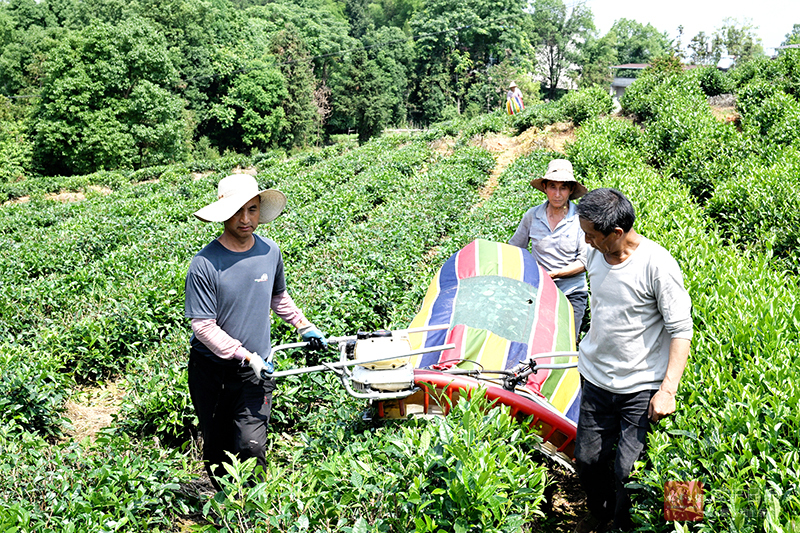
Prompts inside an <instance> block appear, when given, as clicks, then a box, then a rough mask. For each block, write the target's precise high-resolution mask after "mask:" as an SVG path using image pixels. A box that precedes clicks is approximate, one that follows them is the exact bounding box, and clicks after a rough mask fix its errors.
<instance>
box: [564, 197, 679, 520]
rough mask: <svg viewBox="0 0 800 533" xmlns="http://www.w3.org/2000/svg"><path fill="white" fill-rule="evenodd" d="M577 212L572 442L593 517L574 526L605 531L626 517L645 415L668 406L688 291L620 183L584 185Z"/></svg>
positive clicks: (654, 417) (653, 416) (655, 416)
mask: <svg viewBox="0 0 800 533" xmlns="http://www.w3.org/2000/svg"><path fill="white" fill-rule="evenodd" d="M578 216H579V217H580V224H581V228H582V229H583V231H584V233H585V235H586V242H587V243H588V244H589V245H590V246H591V249H590V250H589V252H588V254H587V256H586V263H585V266H586V271H587V273H588V276H589V286H590V288H591V301H590V309H591V317H592V318H591V325H590V328H589V332H588V333H587V334H586V336H585V337H584V339H583V340H582V342H581V344H580V347H579V359H578V370H579V372H580V374H581V378H582V379H581V381H582V397H581V408H580V416H579V420H578V434H577V440H576V447H575V459H576V465H577V469H578V474H579V476H580V479H581V484H582V485H583V488H584V490H585V491H586V495H587V504H588V507H589V510H590V512H591V517H588V518H589V519H587V520H584V522H583V523H582V525H583V526H585V527H583V528H582V527H581V526H579V529H578V530H579V531H592V530H596V531H603V530H604V529H603V527H604V525H606V524H608V523H609V522H611V521H612V520H613V527H614V528H616V529H623V530H624V529H630V528H631V527H632V525H633V524H632V522H631V518H630V506H631V502H630V495H629V494H628V490H627V489H626V488H625V484H626V483H627V482H628V477H629V476H630V473H631V470H632V469H633V464H634V462H635V461H636V460H638V459H639V457H640V455H641V454H642V452H643V451H644V449H645V445H646V442H647V433H648V431H649V429H650V423H651V421H652V422H657V421H658V420H659V419H661V418H663V417H665V416H667V415H669V414H671V413H673V412H674V411H675V395H676V393H677V390H678V383H679V382H680V379H681V376H682V375H683V371H684V368H685V367H686V361H687V359H688V356H689V347H690V342H691V338H692V317H691V299H690V298H689V294H688V293H687V292H686V289H685V288H684V284H683V276H682V274H681V270H680V267H679V266H678V264H677V262H676V261H675V259H673V258H672V256H671V255H670V254H669V252H668V251H667V250H665V249H664V248H663V247H662V246H660V245H659V244H657V243H655V242H653V241H651V240H650V239H647V238H646V237H643V236H642V235H639V234H638V233H636V231H635V230H634V229H633V223H634V220H635V213H634V209H633V206H632V205H631V203H630V201H628V199H627V198H625V196H624V195H623V194H622V193H621V192H619V191H616V190H614V189H595V190H593V191H590V192H589V193H587V194H586V195H585V196H584V197H583V199H582V200H581V202H580V204H578ZM615 445H616V449H615V448H614V446H615ZM612 462H613V466H612ZM593 528H595V529H593Z"/></svg>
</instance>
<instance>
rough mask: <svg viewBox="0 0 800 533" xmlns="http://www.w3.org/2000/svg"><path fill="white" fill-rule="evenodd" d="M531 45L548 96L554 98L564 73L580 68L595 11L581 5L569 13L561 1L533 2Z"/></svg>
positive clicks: (542, 0) (592, 28)
mask: <svg viewBox="0 0 800 533" xmlns="http://www.w3.org/2000/svg"><path fill="white" fill-rule="evenodd" d="M532 6H533V14H532V30H533V34H532V37H531V42H532V43H533V44H534V46H535V47H536V50H537V56H538V57H539V65H540V72H541V73H542V74H543V76H544V80H545V93H546V95H547V96H548V97H550V98H554V97H555V96H556V94H557V88H558V84H559V82H560V81H561V79H562V76H563V75H564V73H565V72H566V71H567V70H568V69H570V68H574V67H576V66H577V63H578V62H579V61H580V59H581V50H582V48H583V46H584V44H585V43H586V40H587V39H588V38H589V35H590V32H591V31H592V30H594V21H593V16H592V12H591V11H590V10H589V8H587V7H586V5H585V4H583V3H579V4H575V5H574V6H573V7H572V10H571V11H568V9H567V6H566V5H565V4H564V2H563V1H562V0H534V1H533V4H532Z"/></svg>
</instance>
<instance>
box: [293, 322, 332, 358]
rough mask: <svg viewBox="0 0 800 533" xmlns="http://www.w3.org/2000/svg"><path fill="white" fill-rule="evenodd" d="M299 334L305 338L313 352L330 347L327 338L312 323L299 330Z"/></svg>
mask: <svg viewBox="0 0 800 533" xmlns="http://www.w3.org/2000/svg"><path fill="white" fill-rule="evenodd" d="M297 332H298V333H299V334H300V336H301V337H303V341H305V342H307V343H308V348H309V349H310V350H311V351H313V352H317V351H320V350H323V349H325V348H327V347H328V341H327V340H326V339H325V336H324V335H323V334H322V332H321V331H320V330H318V329H317V326H315V325H314V324H312V323H310V322H309V323H308V324H307V325H305V326H303V327H300V328H297Z"/></svg>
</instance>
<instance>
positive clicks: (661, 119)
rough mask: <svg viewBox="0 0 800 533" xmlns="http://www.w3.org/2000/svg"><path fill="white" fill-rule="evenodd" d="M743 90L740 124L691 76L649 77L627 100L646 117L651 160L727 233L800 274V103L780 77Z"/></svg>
mask: <svg viewBox="0 0 800 533" xmlns="http://www.w3.org/2000/svg"><path fill="white" fill-rule="evenodd" d="M742 68H743V69H745V70H746V69H747V67H746V66H745V67H742ZM737 90H738V93H737V107H738V109H739V112H740V114H741V118H740V119H739V120H740V122H739V123H733V122H727V121H720V120H718V119H716V118H714V116H713V115H712V113H711V110H710V108H709V107H708V105H706V104H705V102H704V100H703V95H702V90H701V87H700V85H699V84H698V79H697V76H692V75H688V74H673V75H664V74H651V75H645V76H643V77H642V78H641V79H639V80H637V81H636V82H635V83H634V84H633V85H631V87H630V88H629V90H628V91H626V93H625V96H624V97H623V99H622V103H623V107H624V108H625V109H626V110H627V111H628V112H630V113H633V114H635V116H636V117H637V118H638V119H639V120H641V121H642V122H643V126H644V128H643V132H642V140H643V149H644V153H645V154H646V161H647V162H649V163H651V164H653V165H654V166H655V167H656V168H658V169H660V170H661V171H662V172H663V173H664V174H665V175H667V176H671V177H674V178H676V179H678V180H680V181H681V182H683V183H685V184H686V185H688V186H689V187H690V190H691V193H692V195H693V196H694V197H696V199H697V200H698V201H699V202H700V203H702V204H705V205H706V207H707V213H708V214H709V215H710V216H711V218H712V219H713V220H714V221H715V222H716V223H717V224H718V225H719V228H720V230H721V233H722V235H723V236H725V237H726V238H727V239H729V241H730V242H732V243H734V244H741V245H744V246H750V247H755V249H760V250H762V251H763V250H767V249H769V250H771V251H772V252H773V253H774V254H775V255H776V257H778V258H780V259H781V260H782V262H783V265H784V268H787V269H789V270H791V271H794V272H798V267H797V261H796V260H795V258H796V257H797V254H798V240H797V232H796V231H795V228H797V226H798V215H797V211H796V206H795V203H796V202H795V198H796V195H795V194H792V193H791V190H792V189H794V188H796V187H797V186H798V185H800V177H799V176H798V174H797V172H796V170H795V169H796V165H797V163H798V161H800V160H798V157H799V156H800V152H798V147H800V133H798V132H800V104H798V102H797V100H796V99H795V97H794V96H792V95H791V94H789V93H787V92H784V89H783V86H782V84H781V83H780V82H779V81H778V82H776V80H767V79H764V78H762V77H758V76H756V77H754V78H753V79H750V80H749V81H748V82H747V83H745V84H743V85H741V86H739V87H738V89H737ZM740 130H741V131H740ZM787 192H788V194H787Z"/></svg>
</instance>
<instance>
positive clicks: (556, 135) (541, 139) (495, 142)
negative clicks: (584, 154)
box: [477, 123, 575, 204]
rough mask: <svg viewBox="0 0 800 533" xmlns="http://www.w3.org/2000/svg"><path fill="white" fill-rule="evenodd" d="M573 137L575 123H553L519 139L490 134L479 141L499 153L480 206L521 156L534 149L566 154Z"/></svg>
mask: <svg viewBox="0 0 800 533" xmlns="http://www.w3.org/2000/svg"><path fill="white" fill-rule="evenodd" d="M574 138H575V132H574V129H573V127H572V124H567V123H557V124H552V125H550V126H547V127H546V128H544V129H543V130H539V129H537V128H531V129H529V130H527V131H525V132H523V133H521V134H519V135H517V136H516V137H508V136H506V135H499V134H491V135H487V136H484V137H482V138H480V140H479V141H478V142H477V144H479V145H480V146H481V147H483V148H485V149H487V150H489V151H490V152H492V153H495V154H497V163H496V164H495V166H494V168H493V169H492V172H491V174H490V175H489V179H488V180H486V183H485V184H484V185H483V186H482V187H481V189H480V191H479V194H480V197H481V204H482V203H483V202H485V201H486V200H487V199H488V198H490V197H491V196H492V194H493V193H494V191H495V189H497V185H498V183H499V180H500V176H501V175H502V174H503V172H505V170H506V168H508V166H509V165H510V164H511V163H513V162H514V161H515V160H516V159H517V158H518V157H520V156H524V155H527V154H529V153H531V152H533V151H534V150H542V151H547V152H559V153H564V145H565V143H567V142H569V141H571V140H572V139H574Z"/></svg>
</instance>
